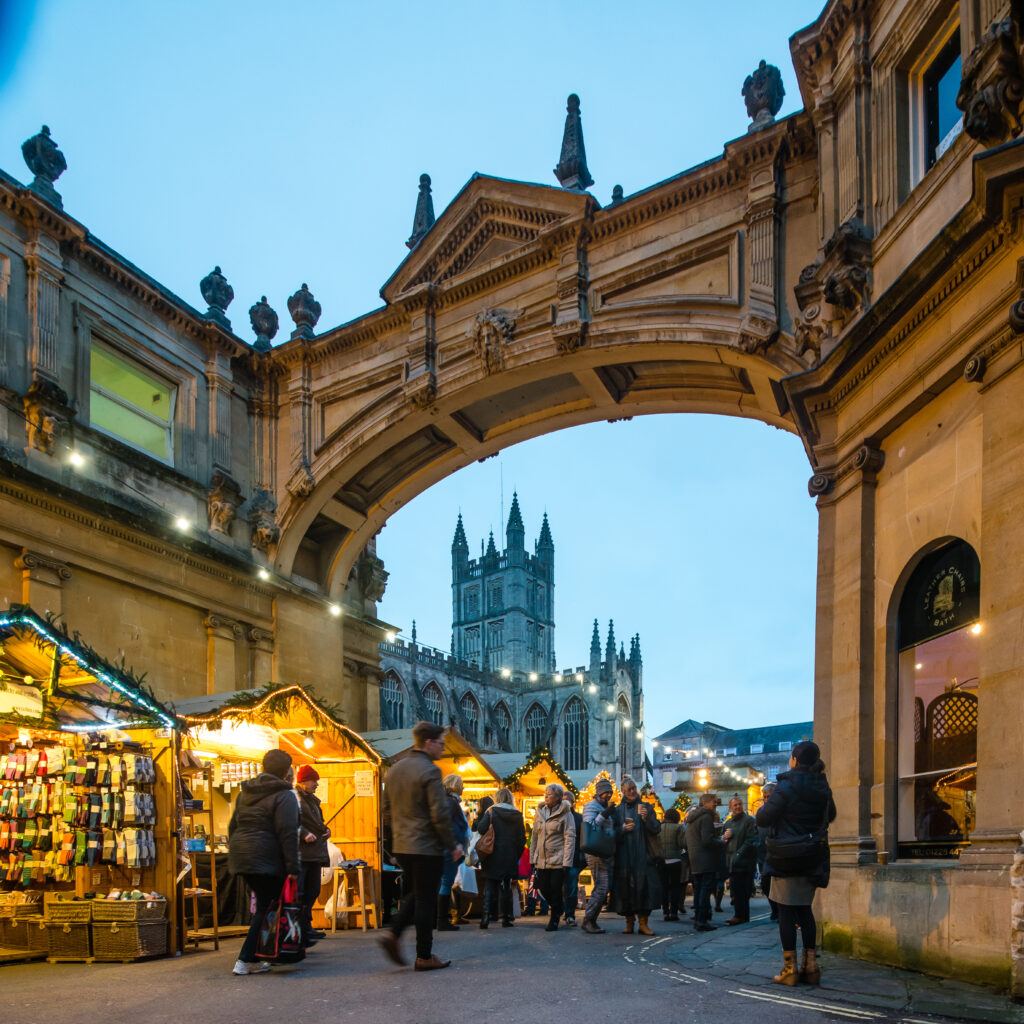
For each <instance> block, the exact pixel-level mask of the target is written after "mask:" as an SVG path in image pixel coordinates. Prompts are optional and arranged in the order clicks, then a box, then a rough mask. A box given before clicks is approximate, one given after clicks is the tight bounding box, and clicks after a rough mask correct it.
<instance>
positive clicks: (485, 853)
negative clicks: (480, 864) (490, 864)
mask: <svg viewBox="0 0 1024 1024" xmlns="http://www.w3.org/2000/svg"><path fill="white" fill-rule="evenodd" d="M473 849H474V850H475V851H476V855H477V857H478V858H479V857H489V856H490V855H491V854H492V853H494V823H493V822H491V824H490V825H488V826H487V831H486V832H485V833H484V834H483V835H482V836H481V837H480V838H479V839H478V840H477V841H476V846H474V847H473Z"/></svg>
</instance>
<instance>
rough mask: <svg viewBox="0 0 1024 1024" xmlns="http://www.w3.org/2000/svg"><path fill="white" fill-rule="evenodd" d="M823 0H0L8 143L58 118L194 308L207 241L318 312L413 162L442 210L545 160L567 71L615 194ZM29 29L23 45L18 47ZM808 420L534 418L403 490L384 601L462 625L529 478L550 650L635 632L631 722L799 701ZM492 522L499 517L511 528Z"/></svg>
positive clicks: (90, 220)
mask: <svg viewBox="0 0 1024 1024" xmlns="http://www.w3.org/2000/svg"><path fill="white" fill-rule="evenodd" d="M820 8H821V0H816V2H807V0H805V2H799V0H791V2H775V3H772V4H765V3H762V2H739V3H734V4H731V5H729V6H728V7H718V6H717V5H714V4H697V3H691V2H685V0H674V2H670V0H661V2H653V0H652V2H640V3H636V4H633V5H628V4H622V3H611V2H603V0H597V2H593V3H590V4H587V5H580V4H578V3H568V2H555V0H543V2H542V0H516V2H491V3H487V4H481V3H469V2H462V0H454V2H448V3H445V4H438V5H433V6H430V5H423V4H422V3H412V2H392V3H388V2H379V3H375V4H367V3H360V4H355V3H348V2H334V3H327V2H321V3H316V2H311V3H295V4H288V5H284V4H279V3H270V2H263V0H250V2H246V3H241V2H222V3H214V4H211V3H209V2H202V3H200V2H181V0H178V2H174V3H169V4H149V3H146V4H140V3H138V2H137V0H136V2H122V0H105V2H104V3H102V4H83V3H76V2H72V0H47V2H40V3H37V4H32V3H29V2H28V0H0V36H2V37H3V39H2V41H0V167H2V168H3V169H4V170H5V171H7V172H8V173H9V174H12V175H13V176H14V177H16V178H18V179H19V180H21V181H28V180H29V177H30V175H29V173H28V171H27V168H26V167H25V166H24V163H23V161H22V159H21V151H20V147H21V143H22V141H23V140H24V139H26V138H28V137H29V136H30V135H32V134H34V133H35V132H37V131H38V130H39V126H40V125H41V124H43V123H46V124H48V125H49V126H50V128H51V130H52V133H53V138H54V139H55V140H56V142H57V143H58V145H59V146H60V148H61V149H62V151H63V152H64V154H65V156H66V158H67V161H68V170H67V172H66V173H65V174H64V176H63V177H62V178H61V179H60V180H59V181H58V183H57V188H58V189H59V191H60V192H61V193H62V195H63V197H64V206H65V209H66V210H67V211H68V213H70V214H71V215H72V216H73V217H75V218H76V219H78V220H80V221H82V222H83V223H84V224H85V225H86V226H87V227H88V228H89V229H90V230H91V231H92V232H93V233H95V234H96V235H97V236H99V237H100V238H101V239H102V240H103V241H104V242H106V243H107V244H108V245H110V246H112V247H114V248H115V249H117V250H118V251H120V252H121V253H122V254H124V255H125V256H126V257H127V258H128V259H130V260H131V261H132V262H134V263H136V264H137V265H138V266H139V267H141V268H142V269H143V270H145V271H146V272H147V273H149V274H151V275H152V276H153V277H155V278H157V280H159V281H161V282H162V283H163V284H164V285H166V286H167V287H169V288H170V289H172V290H173V291H175V292H177V293H178V294H179V295H181V296H182V297H183V298H184V299H186V300H187V301H188V302H191V303H192V304H193V305H195V306H197V307H202V300H201V297H200V294H199V280H200V279H201V278H202V277H203V276H204V275H205V274H206V273H207V272H208V271H209V270H210V269H211V268H212V267H213V265H214V264H219V265H220V266H221V267H222V268H223V271H224V273H225V275H226V276H227V278H228V280H229V282H230V283H231V284H232V286H233V287H234V290H235V296H236V297H235V302H234V304H233V305H232V307H231V308H230V309H229V310H228V315H229V316H230V317H231V319H232V321H233V323H234V327H235V330H236V331H237V333H239V334H240V335H241V336H242V337H244V338H250V337H251V332H250V329H249V325H248V316H247V312H246V311H247V310H248V307H249V306H250V305H251V304H252V303H253V302H254V301H256V300H257V299H258V298H259V297H260V295H262V294H266V295H267V296H268V300H269V302H270V304H271V305H272V306H274V307H275V308H276V309H277V310H278V312H279V313H280V314H281V317H282V321H283V323H282V331H281V335H280V336H279V337H280V338H283V337H286V336H287V331H288V327H287V326H286V323H287V319H288V318H287V312H286V307H285V299H286V298H287V296H288V295H290V294H291V293H292V292H293V291H295V290H296V289H297V288H298V287H299V285H300V284H301V283H302V282H303V281H306V282H308V283H309V287H310V289H311V290H312V291H313V292H314V294H315V295H316V297H317V299H318V300H319V301H320V302H321V303H322V305H323V316H322V318H321V321H320V325H319V326H320V327H321V328H327V327H329V326H332V325H335V324H338V323H341V322H344V321H347V320H350V319H352V318H353V317H356V316H358V315H360V314H362V313H365V312H367V311H368V310H370V309H373V308H375V307H376V306H378V305H379V304H380V298H379V295H378V290H379V288H380V286H381V285H382V284H383V283H384V281H385V280H387V278H388V277H389V276H390V274H391V273H392V272H393V271H394V269H395V267H396V266H397V265H398V264H399V262H400V261H401V260H402V259H403V258H404V257H405V255H406V254H407V250H406V248H405V246H404V241H405V239H406V238H407V237H408V235H409V232H410V229H411V226H412V216H413V209H414V204H415V197H416V191H417V183H418V179H419V175H420V173H421V172H423V171H427V172H428V173H429V174H430V175H431V177H432V179H433V188H434V206H435V210H436V212H437V213H438V214H440V212H441V211H442V210H443V209H444V207H445V205H446V204H447V203H448V202H449V201H450V200H451V198H452V197H453V196H454V195H455V194H456V193H457V192H458V191H459V189H460V188H461V187H462V186H463V184H465V182H466V180H467V179H468V178H469V177H470V175H471V174H472V173H473V172H474V171H480V172H485V173H489V174H495V175H499V176H502V177H507V178H517V179H522V180H526V181H538V182H545V183H548V184H553V183H554V176H553V175H552V173H551V168H552V167H554V165H555V163H556V162H557V161H558V156H559V147H560V142H561V131H562V125H563V122H564V117H565V98H566V96H567V94H568V93H569V92H573V91H574V92H577V93H579V95H580V97H581V100H582V113H583V127H584V135H585V139H586V146H587V156H588V162H589V165H590V170H591V173H592V174H593V176H594V178H595V179H596V184H595V185H594V186H593V188H592V189H591V191H592V192H593V193H594V195H595V196H596V197H597V198H598V200H599V201H601V202H607V201H608V198H609V197H610V195H611V191H612V186H613V185H615V184H621V185H622V186H623V187H624V189H625V192H626V194H627V195H628V194H629V193H631V192H634V191H637V190H639V189H642V188H644V187H646V186H648V185H650V184H652V183H654V182H657V181H660V180H662V179H664V178H667V177H670V176H672V175H674V174H677V173H679V172H680V171H682V170H684V169H685V168H687V167H691V166H693V165H695V164H697V163H700V162H702V161H704V160H707V159H709V158H713V157H715V156H717V155H718V154H720V152H721V149H722V145H723V143H724V142H725V141H726V140H728V139H731V138H734V137H736V136H739V135H741V134H743V132H744V131H745V130H746V126H747V117H746V111H745V109H744V105H743V100H742V98H741V96H740V88H741V86H742V83H743V79H744V78H745V77H746V75H747V74H749V73H750V71H752V70H753V69H754V68H755V67H756V66H757V62H758V60H759V59H762V58H763V59H766V60H767V61H769V63H774V64H777V65H778V66H779V67H780V68H781V70H782V74H783V80H784V82H785V86H786V100H785V103H784V106H783V109H782V114H783V115H785V114H787V113H790V112H792V111H794V110H796V109H798V108H799V107H800V105H801V104H800V96H799V91H798V89H797V86H796V81H795V78H794V75H793V71H792V65H791V62H790V59H789V47H788V38H789V36H790V35H791V34H792V33H793V32H795V31H797V30H798V29H800V28H802V27H804V26H805V25H806V24H808V23H809V22H811V21H813V20H814V19H815V18H816V17H817V15H818V14H819V12H820ZM19 40H20V46H19V45H18V43H19ZM809 475H810V468H809V466H808V463H807V460H806V457H805V455H804V453H803V450H802V448H801V445H800V443H799V442H798V441H797V439H796V438H795V437H793V436H791V435H788V434H785V433H783V432H781V431H778V430H775V429H773V428H770V427H767V426H765V425H763V424H761V423H757V422H750V421H741V420H737V419H731V418H725V417H721V418H719V417H704V416H693V415H687V416H659V417H648V418H638V419H634V420H632V421H631V422H627V423H617V424H606V423H601V424H595V425H592V426H589V427H579V428H575V429H573V430H569V431H564V432H561V433H556V434H551V435H548V436H546V437H543V438H538V439H535V440H533V441H530V442H526V443H524V444H521V445H518V446H516V447H514V448H511V449H508V450H506V451H505V452H504V453H502V455H501V456H499V458H496V459H492V460H490V461H488V462H486V463H484V464H482V465H475V466H473V467H471V468H469V469H466V470H463V471H462V472H460V473H458V474H456V475H454V476H453V477H450V478H449V479H447V480H446V481H443V482H442V483H440V484H438V485H436V486H435V487H434V488H432V489H431V490H430V491H428V492H426V493H425V494H423V495H421V496H420V497H419V498H417V499H416V500H415V501H413V502H411V503H410V504H409V505H408V506H406V507H405V508H404V509H402V510H401V511H400V512H399V513H397V514H396V515H395V516H394V517H393V518H392V520H391V521H390V522H389V524H388V525H387V527H386V528H385V529H384V531H383V532H382V534H381V536H380V539H379V552H380V554H381V555H382V557H383V558H384V559H385V561H386V563H387V566H388V569H389V570H390V572H391V579H390V582H389V585H388V591H387V594H386V596H385V598H384V601H383V603H382V605H381V607H380V613H381V615H382V616H383V617H384V618H386V619H388V620H389V621H392V622H395V623H397V624H399V625H400V626H402V627H403V629H404V630H405V631H406V632H408V630H409V629H410V627H411V623H412V620H413V619H414V618H415V619H416V620H417V624H418V628H419V635H420V639H421V641H423V642H427V643H430V644H432V645H435V646H437V647H440V648H447V646H448V644H449V641H450V623H451V616H450V606H451V600H450V586H449V584H450V553H449V546H450V543H451V536H452V531H453V528H454V524H455V517H456V514H457V512H458V510H459V509H460V508H461V509H462V512H463V516H464V519H465V522H466V528H467V533H468V536H469V539H470V547H471V551H475V550H476V549H477V548H478V546H479V539H480V537H481V536H485V535H486V532H487V531H488V530H489V529H490V528H492V527H493V528H494V529H495V531H496V533H499V534H500V533H501V532H503V528H504V523H503V522H502V521H501V520H500V516H501V493H500V480H501V478H503V480H504V492H505V504H504V508H505V511H506V514H507V509H508V504H509V501H510V500H511V494H512V490H513V488H518V491H519V495H520V501H521V503H522V507H523V515H524V519H525V521H526V528H527V537H528V543H530V544H532V541H533V539H534V538H535V537H536V532H537V530H538V529H539V526H540V517H541V514H542V512H543V511H544V510H545V509H546V510H547V512H548V515H549V517H550V520H551V527H552V532H553V534H554V539H555V551H556V572H557V575H556V620H557V633H556V647H557V651H558V661H559V666H560V667H565V666H568V665H570V664H571V665H577V664H583V663H584V662H585V661H586V660H587V657H588V651H589V643H590V631H591V624H592V621H593V619H594V617H595V616H596V617H597V618H599V619H600V620H601V628H602V637H603V636H604V634H605V632H606V630H607V623H608V619H609V618H614V620H615V624H616V636H617V637H619V638H622V639H625V640H626V646H627V650H628V638H629V636H630V635H631V634H633V633H635V632H639V633H640V634H641V641H642V646H643V654H644V668H645V674H644V685H645V692H646V702H647V709H646V726H647V734H648V736H653V735H656V734H657V733H659V732H661V731H664V730H665V729H667V728H669V727H671V726H672V725H674V724H675V723H677V722H678V721H680V720H682V719H684V718H687V717H693V718H698V719H704V718H707V719H711V720H713V721H717V722H721V723H723V724H726V725H730V726H734V727H741V726H752V725H758V724H768V723H774V722H787V721H795V720H799V719H804V718H810V717H811V695H812V674H813V630H814V585H815V548H816V533H817V522H816V513H815V510H814V505H813V503H812V501H811V499H809V498H808V496H807V491H806V481H807V478H808V476H809ZM501 539H502V538H501V537H500V536H499V537H498V540H499V546H500V544H501Z"/></svg>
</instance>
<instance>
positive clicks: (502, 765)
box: [488, 747, 579, 828]
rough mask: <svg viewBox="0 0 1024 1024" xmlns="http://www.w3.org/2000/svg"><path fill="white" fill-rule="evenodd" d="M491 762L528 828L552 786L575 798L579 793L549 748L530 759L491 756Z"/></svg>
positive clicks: (511, 755) (518, 755) (512, 756)
mask: <svg viewBox="0 0 1024 1024" xmlns="http://www.w3.org/2000/svg"><path fill="white" fill-rule="evenodd" d="M488 759H489V760H490V762H491V764H492V766H493V767H494V768H495V770H496V771H499V772H501V775H502V785H504V786H507V787H508V788H509V789H510V790H512V795H513V797H514V798H515V801H516V806H517V807H518V808H519V810H520V811H522V812H523V819H524V821H525V822H526V825H527V828H530V827H532V825H533V816H534V814H535V813H536V810H537V807H538V806H539V805H540V804H541V803H543V802H544V790H545V789H546V788H547V787H548V786H549V785H550V784H551V783H552V782H557V783H558V785H560V786H561V787H562V788H563V789H567V790H568V791H569V792H570V793H572V794H573V795H574V796H575V795H577V794H578V793H579V790H578V789H577V788H576V786H575V785H574V784H573V781H572V779H570V778H569V776H568V775H567V774H566V772H565V769H563V768H562V766H561V765H560V764H559V763H558V761H556V760H555V756H554V754H552V753H551V751H550V750H549V749H548V748H547V747H537V748H535V749H534V750H533V751H531V752H530V753H529V754H527V755H523V754H489V755H488ZM577 810H579V808H577Z"/></svg>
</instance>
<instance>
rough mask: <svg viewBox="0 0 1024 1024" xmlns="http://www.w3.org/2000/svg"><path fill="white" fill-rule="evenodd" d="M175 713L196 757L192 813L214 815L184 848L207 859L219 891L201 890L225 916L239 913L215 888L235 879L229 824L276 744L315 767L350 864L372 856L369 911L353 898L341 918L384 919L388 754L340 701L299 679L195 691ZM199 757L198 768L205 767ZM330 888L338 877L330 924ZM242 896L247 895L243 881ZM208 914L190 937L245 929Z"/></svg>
mask: <svg viewBox="0 0 1024 1024" xmlns="http://www.w3.org/2000/svg"><path fill="white" fill-rule="evenodd" d="M175 710H176V712H177V713H178V714H179V715H180V716H181V718H182V720H183V727H184V730H185V732H184V738H183V749H184V750H185V751H188V752H189V755H190V756H189V760H190V761H191V762H192V764H193V767H192V768H191V769H188V768H186V769H184V770H183V775H184V778H185V781H186V784H188V785H190V790H191V794H192V801H191V803H192V804H193V806H195V804H196V803H198V802H200V801H201V802H202V804H203V806H202V808H201V809H199V810H198V811H192V812H191V813H192V815H193V820H194V819H195V817H197V816H198V814H204V815H207V814H208V817H206V818H204V820H203V822H202V823H201V825H200V827H196V824H193V826H192V833H193V834H192V835H189V836H186V839H187V840H189V842H188V844H187V845H189V846H191V847H193V849H192V850H191V851H190V859H192V861H193V863H196V862H198V861H202V862H205V863H204V865H203V867H204V870H203V871H202V872H197V874H198V875H199V880H200V883H201V886H202V888H208V889H211V890H213V894H212V895H209V896H206V894H205V893H204V897H205V898H207V899H209V900H210V901H211V902H212V903H214V904H217V905H219V906H220V907H221V908H222V909H224V910H225V915H224V917H225V919H227V918H229V917H237V916H238V915H236V914H234V913H233V911H234V906H232V905H230V904H229V905H227V906H225V901H224V899H222V898H219V897H218V894H217V887H218V879H219V880H220V882H221V884H222V885H223V884H225V883H230V884H233V885H236V886H237V883H234V882H233V881H231V880H229V878H228V876H227V875H226V861H227V856H226V855H227V832H228V822H229V821H230V819H231V814H232V811H233V810H234V802H235V798H236V797H237V795H238V792H239V790H240V787H241V785H242V783H243V782H244V781H245V780H246V779H249V778H254V777H255V776H256V775H258V774H259V772H260V770H261V765H260V762H261V761H262V758H263V755H264V754H265V753H266V752H267V750H270V749H272V748H275V747H276V748H280V749H282V750H286V751H288V753H289V754H291V755H292V759H293V761H294V763H295V766H296V768H297V767H298V766H299V765H302V764H310V765H313V766H315V768H316V770H317V773H318V774H319V775H320V786H319V789H318V790H317V796H318V797H319V798H320V800H321V802H322V810H323V815H324V820H325V821H327V822H328V823H329V825H330V829H331V842H332V843H334V844H335V845H336V846H337V847H338V848H339V849H340V851H341V856H342V859H343V861H344V862H346V863H348V862H353V861H365V862H366V865H367V870H366V872H365V879H366V883H367V884H366V886H365V890H366V892H365V901H366V907H365V910H366V911H367V912H366V913H362V911H363V910H364V908H363V907H362V906H360V905H359V902H358V901H355V900H350V901H348V902H347V903H346V911H345V914H344V915H343V918H344V919H343V923H346V924H347V923H356V922H355V920H351V921H350V919H352V918H355V917H356V916H357V915H358V916H359V919H360V920H359V923H361V924H364V925H365V924H368V923H372V924H373V925H375V926H376V925H379V923H380V920H381V918H380V892H381V885H380V871H381V867H382V859H381V818H380V794H381V769H382V764H383V758H382V757H381V755H380V754H379V753H378V752H377V751H376V750H375V749H374V748H373V747H372V746H371V745H370V744H369V743H367V742H366V741H365V740H364V739H363V737H361V736H360V735H359V734H358V733H357V732H355V731H353V730H352V729H350V728H349V727H348V726H346V725H345V724H344V723H343V722H342V721H341V720H340V718H339V716H338V712H337V711H336V710H335V709H334V708H331V707H329V706H327V705H326V704H324V703H323V702H322V701H320V700H318V699H317V698H316V697H315V696H314V695H313V694H312V693H311V692H310V691H309V690H307V689H303V688H302V687H300V686H269V687H266V688H265V689H262V690H246V691H239V692H235V693H227V694H216V695H212V696H208V697H197V698H191V699H187V700H182V701H178V702H177V704H176V705H175ZM196 763H198V765H200V766H201V768H200V770H198V771H197V769H196V768H195V767H194V765H195V764H196ZM206 821H209V825H206V824H205V822H206ZM341 870H342V871H344V869H341ZM191 888H194V886H190V887H189V889H191ZM332 894H333V882H332V883H326V884H325V885H324V887H323V889H322V891H321V900H320V904H319V905H318V909H317V911H316V912H315V913H314V925H319V926H323V924H324V923H326V919H325V918H324V917H323V916H322V906H323V904H324V902H325V900H326V899H327V898H328V897H329V896H331V895H332ZM239 896H241V897H244V888H242V887H239ZM190 898H191V897H190ZM237 903H238V900H237V899H236V901H235V905H237ZM195 916H196V915H193V918H194V917H195ZM243 916H244V915H243ZM211 917H212V913H207V914H204V915H202V926H200V925H199V924H197V923H196V921H195V920H194V919H193V921H192V927H191V929H190V932H191V935H192V938H193V941H199V940H203V939H207V938H210V939H213V940H214V941H215V942H216V941H217V938H218V937H223V936H224V934H226V933H229V932H230V931H237V930H244V929H242V928H241V927H240V925H238V924H233V925H232V924H227V925H225V924H222V923H221V922H220V921H218V922H217V923H216V925H215V924H214V923H213V922H212V921H211V920H210V918H211ZM214 928H216V933H214Z"/></svg>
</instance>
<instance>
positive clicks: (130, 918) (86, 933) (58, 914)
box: [46, 900, 169, 962]
mask: <svg viewBox="0 0 1024 1024" xmlns="http://www.w3.org/2000/svg"><path fill="white" fill-rule="evenodd" d="M168 927H169V922H168V920H167V900H75V901H73V902H72V901H66V900H59V901H55V902H52V903H49V904H48V905H47V909H46V931H47V936H48V940H49V954H50V955H49V960H50V961H51V962H55V961H60V960H112V961H126V960H140V959H142V958H143V957H147V956H161V955H163V954H165V953H166V952H167V945H168Z"/></svg>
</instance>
